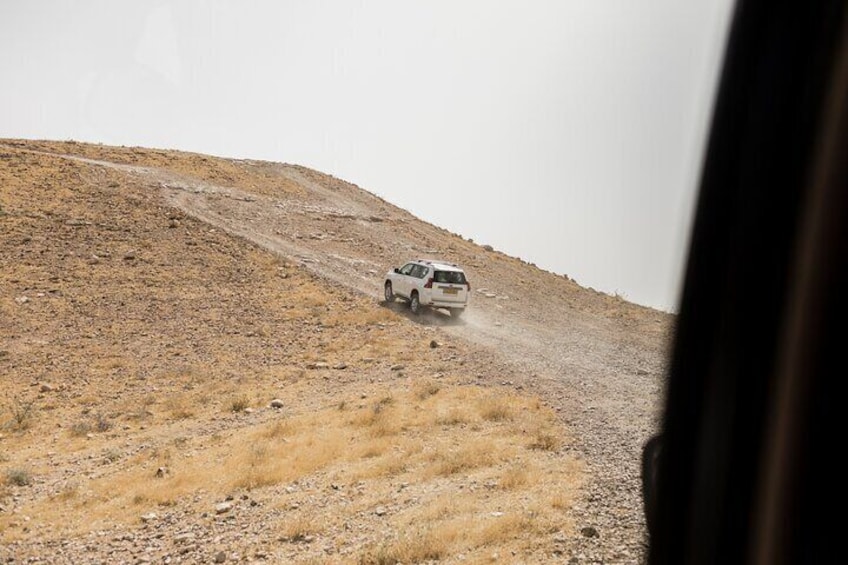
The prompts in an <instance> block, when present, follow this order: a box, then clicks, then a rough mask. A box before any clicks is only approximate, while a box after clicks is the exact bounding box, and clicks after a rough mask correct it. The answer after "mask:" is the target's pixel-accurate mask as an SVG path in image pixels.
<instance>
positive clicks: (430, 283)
mask: <svg viewBox="0 0 848 565" xmlns="http://www.w3.org/2000/svg"><path fill="white" fill-rule="evenodd" d="M424 288H433V277H430V278H429V279H427V284H425V285H424Z"/></svg>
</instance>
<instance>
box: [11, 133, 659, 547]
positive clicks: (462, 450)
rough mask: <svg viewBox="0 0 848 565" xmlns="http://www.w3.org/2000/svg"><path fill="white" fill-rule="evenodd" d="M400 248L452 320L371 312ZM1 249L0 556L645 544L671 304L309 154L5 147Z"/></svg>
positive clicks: (377, 307)
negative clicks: (568, 270)
mask: <svg viewBox="0 0 848 565" xmlns="http://www.w3.org/2000/svg"><path fill="white" fill-rule="evenodd" d="M410 257H440V258H449V259H450V260H452V261H454V262H457V263H460V264H462V265H463V266H464V267H465V268H466V271H467V273H468V276H469V279H470V280H471V281H472V285H473V286H474V291H475V292H474V295H473V302H472V305H471V308H470V310H469V311H468V312H467V314H466V316H465V317H464V318H463V319H462V320H461V321H460V322H451V320H450V318H449V317H447V316H445V315H443V314H442V313H438V312H436V313H425V314H423V315H421V316H419V317H413V316H411V315H409V314H408V313H407V312H406V310H405V309H404V308H403V307H402V305H394V306H391V307H389V305H384V304H381V303H380V302H379V297H380V295H381V285H382V274H383V273H384V272H385V271H386V270H387V269H388V268H389V267H391V266H393V265H397V264H399V263H401V262H403V261H404V260H406V259H408V258H410ZM0 261H2V271H0V316H1V317H0V379H2V393H0V394H2V399H0V401H2V402H3V405H2V406H3V407H2V409H0V410H2V411H0V423H2V424H3V428H2V429H0V470H3V471H4V473H5V486H3V487H0V489H2V490H0V528H2V532H0V556H2V557H9V558H12V559H18V560H21V561H23V560H30V559H31V560H36V561H37V560H41V561H44V562H64V561H66V562H116V563H118V562H127V561H138V562H144V561H145V560H147V561H151V562H152V561H164V562H180V561H182V562H202V561H214V560H231V559H235V558H237V559H240V560H266V561H272V562H287V561H292V560H312V561H313V562H314V561H317V562H324V561H327V562H398V561H401V562H413V561H427V560H444V561H447V562H453V561H463V562H469V561H471V562H474V561H490V560H492V559H494V560H496V561H505V562H528V563H536V562H543V561H552V562H559V561H563V560H564V561H569V560H570V561H572V562H581V563H582V562H605V563H632V562H638V560H639V559H640V556H641V553H642V546H643V543H644V526H643V521H642V517H641V500H640V492H639V483H638V472H639V469H638V463H639V449H640V447H641V444H642V443H643V442H644V441H645V440H646V439H647V437H648V436H649V435H650V433H652V430H653V429H654V427H655V425H656V422H655V420H656V418H657V413H658V408H659V403H660V401H661V390H662V374H663V364H664V357H665V347H666V342H667V339H668V335H669V331H670V327H671V322H672V320H671V319H670V317H669V316H667V315H665V314H662V313H659V312H656V311H653V310H650V309H647V308H642V307H639V306H635V305H632V304H629V303H626V302H624V301H622V300H620V299H618V298H616V297H611V296H608V295H604V294H601V293H597V292H594V291H592V290H589V289H585V288H582V287H580V286H579V285H578V284H576V283H575V282H574V281H571V280H569V279H568V278H566V277H561V276H556V275H553V274H551V273H547V272H544V271H542V270H539V269H537V268H535V267H534V266H532V265H529V264H527V263H525V262H523V261H521V260H520V259H517V258H512V257H508V256H506V255H504V254H501V253H499V252H497V251H494V250H491V251H489V250H486V249H484V248H483V247H481V246H479V245H477V244H474V243H472V242H469V241H466V240H464V239H462V238H461V237H459V236H457V235H455V234H451V233H449V232H447V231H445V230H442V229H439V228H437V227H435V226H432V225H429V224H426V223H425V222H422V221H420V220H418V219H416V218H415V217H413V216H412V215H410V214H409V213H407V212H405V211H403V210H401V209H398V208H396V207H394V206H392V205H391V204H389V203H387V202H385V201H383V200H381V199H379V198H377V197H375V196H374V195H372V194H370V193H368V192H366V191H364V190H361V189H360V188H358V187H356V186H355V185H352V184H349V183H346V182H343V181H341V180H338V179H335V178H333V177H329V176H327V175H323V174H321V173H318V172H315V171H312V170H309V169H305V168H303V167H298V166H294V165H283V164H276V163H265V162H255V161H239V160H226V159H218V158H211V157H205V156H201V155H194V154H186V153H180V152H169V151H157V150H147V149H138V148H112V147H103V146H94V145H86V144H78V143H73V142H68V143H58V142H31V141H15V140H6V141H0ZM533 398H542V399H543V402H542V403H538V402H537V401H535V400H533ZM272 400H276V401H278V402H277V403H276V405H277V406H278V407H275V408H272V407H271V406H270V403H271V401H272ZM339 442H342V443H341V444H340V443H339ZM250 446H252V447H250ZM281 446H282V447H281ZM479 446H487V447H486V448H484V449H482V450H480V449H479ZM283 447H285V449H283ZM286 458H291V459H286ZM283 460H285V464H283V463H274V462H275V461H278V462H279V461H283ZM228 498H230V499H231V500H227V499H228ZM460 534H461V535H460Z"/></svg>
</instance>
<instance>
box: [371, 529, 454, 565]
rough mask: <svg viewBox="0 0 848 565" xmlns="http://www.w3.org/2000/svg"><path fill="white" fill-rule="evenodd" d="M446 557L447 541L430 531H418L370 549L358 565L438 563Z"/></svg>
mask: <svg viewBox="0 0 848 565" xmlns="http://www.w3.org/2000/svg"><path fill="white" fill-rule="evenodd" d="M447 555H448V543H447V540H446V539H444V538H443V537H441V536H439V535H438V534H437V533H434V532H433V531H431V530H418V531H415V532H413V533H411V534H407V535H405V536H404V537H402V538H400V539H398V540H395V541H393V542H390V543H388V544H385V545H381V546H379V547H377V548H372V549H371V550H370V551H368V552H366V553H365V554H364V555H363V556H362V557H360V559H359V563H360V565H399V564H401V563H424V562H429V561H440V560H441V559H444V558H445V557H446V556H447Z"/></svg>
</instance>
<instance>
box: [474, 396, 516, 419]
mask: <svg viewBox="0 0 848 565" xmlns="http://www.w3.org/2000/svg"><path fill="white" fill-rule="evenodd" d="M477 410H478V411H479V413H480V416H481V417H482V418H483V419H484V420H487V421H489V422H507V421H511V420H513V418H515V413H516V407H515V403H514V400H513V399H512V398H510V397H505V396H502V395H491V396H486V397H483V398H480V399H479V400H478V401H477Z"/></svg>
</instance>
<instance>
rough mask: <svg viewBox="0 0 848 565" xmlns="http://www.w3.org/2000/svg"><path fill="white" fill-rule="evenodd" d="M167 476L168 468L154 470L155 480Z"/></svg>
mask: <svg viewBox="0 0 848 565" xmlns="http://www.w3.org/2000/svg"><path fill="white" fill-rule="evenodd" d="M167 474H168V468H167V467H159V468H158V469H156V478H157V479H162V478H164V477H165V475H167Z"/></svg>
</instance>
